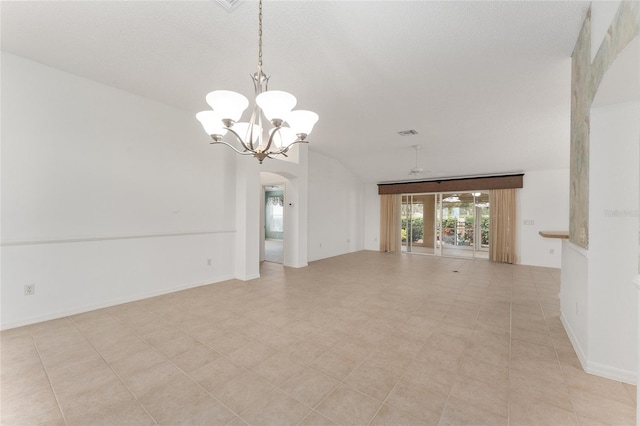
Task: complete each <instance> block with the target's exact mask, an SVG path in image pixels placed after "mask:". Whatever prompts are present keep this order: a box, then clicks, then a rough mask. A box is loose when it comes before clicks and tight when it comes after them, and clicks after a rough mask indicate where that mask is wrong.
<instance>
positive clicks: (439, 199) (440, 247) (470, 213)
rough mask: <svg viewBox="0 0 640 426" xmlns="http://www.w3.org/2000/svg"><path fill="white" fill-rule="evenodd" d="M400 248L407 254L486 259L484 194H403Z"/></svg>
mask: <svg viewBox="0 0 640 426" xmlns="http://www.w3.org/2000/svg"><path fill="white" fill-rule="evenodd" d="M402 249H403V252H407V253H421V254H435V255H439V256H456V257H470V258H474V257H481V258H488V257H489V193H488V191H484V192H482V191H474V192H468V193H437V194H412V195H403V196H402Z"/></svg>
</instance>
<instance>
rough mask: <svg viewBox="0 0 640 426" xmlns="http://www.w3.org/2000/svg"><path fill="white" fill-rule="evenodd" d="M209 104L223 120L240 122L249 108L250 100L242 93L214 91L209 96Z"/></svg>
mask: <svg viewBox="0 0 640 426" xmlns="http://www.w3.org/2000/svg"><path fill="white" fill-rule="evenodd" d="M207 103H208V104H209V106H211V109H213V111H214V112H215V113H216V114H217V115H218V116H219V117H220V118H222V119H229V120H233V121H238V120H240V117H242V113H243V112H244V110H245V109H247V107H248V106H249V100H248V99H247V98H246V97H244V96H243V95H241V94H240V93H236V92H232V91H230V90H214V91H213V92H211V93H209V94H208V95H207Z"/></svg>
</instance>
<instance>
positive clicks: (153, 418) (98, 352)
mask: <svg viewBox="0 0 640 426" xmlns="http://www.w3.org/2000/svg"><path fill="white" fill-rule="evenodd" d="M109 315H111V314H109ZM112 316H113V318H114V319H115V320H116V321H118V322H120V323H121V320H120V319H119V318H118V317H117V316H114V315H112ZM69 319H70V320H71V322H72V323H73V326H74V327H75V328H76V329H77V330H78V331H79V332H80V334H81V335H82V337H84V339H85V340H86V341H87V343H88V344H89V345H91V347H92V348H93V350H94V351H96V353H97V354H98V355H99V356H100V359H102V361H104V363H105V364H106V365H107V366H108V367H109V369H110V370H111V372H112V373H113V374H114V375H115V376H116V377H117V378H118V380H120V383H122V385H123V386H124V387H125V388H126V389H127V392H129V394H130V395H131V396H132V397H133V399H134V400H135V401H136V402H137V403H138V405H139V406H140V407H142V409H143V410H144V412H145V413H147V415H148V416H149V417H150V418H151V419H152V420H153V421H154V422H155V424H156V425H157V424H159V422H158V420H157V419H156V418H155V417H154V416H153V415H151V413H150V412H149V410H147V407H145V406H144V404H142V402H140V401H139V400H138V398H137V397H136V395H135V394H134V393H133V392H132V391H131V389H130V388H129V386H127V384H126V383H125V382H124V380H122V377H120V375H119V374H118V373H117V372H116V371H115V370H114V369H113V367H112V366H111V364H110V363H108V362H107V360H106V359H104V357H103V356H102V352H100V351H99V350H98V348H96V347H95V345H94V344H93V342H91V340H90V339H89V338H88V337H87V335H86V334H85V333H84V331H83V330H82V329H81V328H80V327H79V326H78V324H76V322H75V321H74V319H73V317H70V318H69ZM125 327H127V328H129V327H128V326H127V325H126V324H125ZM132 331H133V332H134V333H136V332H135V330H132ZM136 335H137V333H136Z"/></svg>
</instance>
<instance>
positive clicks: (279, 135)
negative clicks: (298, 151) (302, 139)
mask: <svg viewBox="0 0 640 426" xmlns="http://www.w3.org/2000/svg"><path fill="white" fill-rule="evenodd" d="M273 132H276V134H275V135H273V140H272V142H273V145H275V146H276V148H278V149H280V148H282V147H283V146H288V145H290V144H292V143H294V142H295V141H296V140H297V139H298V136H297V135H296V134H295V133H294V132H293V130H291V129H290V128H288V127H279V128H275V129H271V130H270V131H269V134H271V133H273Z"/></svg>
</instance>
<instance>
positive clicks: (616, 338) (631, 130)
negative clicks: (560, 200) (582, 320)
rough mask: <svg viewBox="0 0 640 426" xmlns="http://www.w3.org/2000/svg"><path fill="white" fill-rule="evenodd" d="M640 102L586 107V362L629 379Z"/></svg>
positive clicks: (594, 368)
mask: <svg viewBox="0 0 640 426" xmlns="http://www.w3.org/2000/svg"><path fill="white" fill-rule="evenodd" d="M639 117H640V102H628V103H623V104H615V105H610V106H604V107H599V108H592V109H591V127H590V128H591V139H590V154H589V158H590V160H589V218H590V219H589V303H590V307H589V353H588V358H589V366H588V369H590V370H592V371H595V372H598V373H599V374H602V375H605V376H608V377H612V378H620V379H622V380H626V381H632V379H633V378H634V377H635V374H636V368H637V365H636V364H637V362H636V353H637V352H636V351H637V348H636V346H637V337H636V335H637V326H638V320H637V318H638V316H637V298H636V290H635V287H634V285H633V283H632V280H633V278H634V277H635V275H636V274H637V269H638V259H637V247H638V235H639V234H638V230H639V229H638V218H637V216H638V204H639V201H640V200H639V197H638V191H639V187H638V180H639V171H638V167H637V165H638V158H640V151H639V146H638V145H639V144H638V141H639V140H640V120H639Z"/></svg>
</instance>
